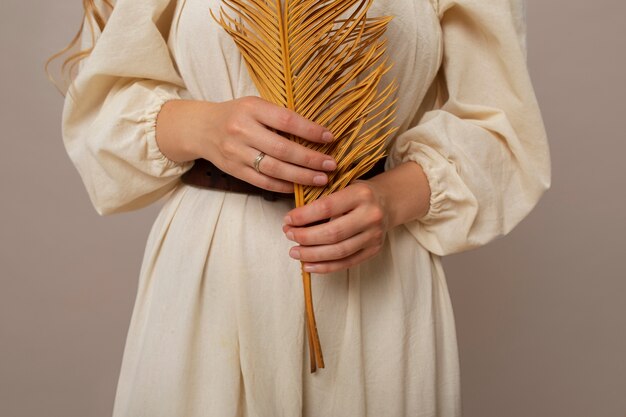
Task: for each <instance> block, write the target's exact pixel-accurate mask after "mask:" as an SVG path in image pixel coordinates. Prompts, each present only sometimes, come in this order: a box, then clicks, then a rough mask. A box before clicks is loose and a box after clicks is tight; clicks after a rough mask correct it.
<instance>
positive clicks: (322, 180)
mask: <svg viewBox="0 0 626 417" xmlns="http://www.w3.org/2000/svg"><path fill="white" fill-rule="evenodd" d="M326 181H327V180H326V175H316V176H314V177H313V183H315V184H317V185H324V184H326Z"/></svg>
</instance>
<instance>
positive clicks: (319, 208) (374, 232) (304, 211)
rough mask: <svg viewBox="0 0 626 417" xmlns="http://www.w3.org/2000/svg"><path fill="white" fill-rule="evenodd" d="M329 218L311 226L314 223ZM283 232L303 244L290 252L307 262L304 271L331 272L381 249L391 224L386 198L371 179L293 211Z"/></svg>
mask: <svg viewBox="0 0 626 417" xmlns="http://www.w3.org/2000/svg"><path fill="white" fill-rule="evenodd" d="M326 219H330V221H328V222H325V223H321V224H316V225H314V226H308V227H306V225H307V224H311V223H314V222H319V221H323V220H326ZM284 223H285V224H284V226H283V232H284V233H285V235H286V236H287V238H288V239H289V240H292V241H294V242H296V243H299V244H300V246H294V247H293V248H291V251H290V252H289V255H290V256H291V257H292V258H294V259H299V260H300V261H302V262H304V270H305V271H308V272H315V273H322V274H323V273H329V272H333V271H338V270H342V269H346V268H349V267H351V266H354V265H356V264H358V263H361V262H363V261H365V260H367V259H369V258H371V257H373V256H375V255H376V254H378V252H380V250H381V248H382V246H383V243H384V241H385V235H386V233H387V230H388V226H389V224H390V223H389V212H388V210H387V207H386V201H385V199H384V198H383V193H381V192H380V191H379V190H378V188H377V187H376V186H375V185H374V184H373V183H372V182H370V181H357V182H355V183H354V184H352V185H349V186H347V187H346V188H344V189H343V190H340V191H337V192H335V193H333V194H331V195H329V196H326V197H322V198H320V199H318V200H316V201H314V202H312V203H310V204H308V205H305V206H303V207H299V208H296V209H293V210H291V211H290V212H289V213H287V216H286V217H285V219H284Z"/></svg>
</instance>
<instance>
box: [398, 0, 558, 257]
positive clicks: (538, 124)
mask: <svg viewBox="0 0 626 417" xmlns="http://www.w3.org/2000/svg"><path fill="white" fill-rule="evenodd" d="M522 2H523V0H491V1H485V0H439V2H438V6H436V8H437V12H438V15H439V19H440V24H441V30H442V40H443V61H442V66H441V68H440V72H439V74H438V76H437V78H436V80H435V84H433V86H434V90H436V91H438V93H437V95H438V100H437V103H436V104H435V106H434V109H432V110H429V111H426V112H424V114H423V116H422V117H421V118H420V119H419V122H418V123H417V124H416V125H415V126H413V127H410V128H409V129H408V130H406V131H404V132H403V133H402V134H400V135H398V137H397V138H396V141H395V142H394V144H393V145H392V147H391V149H390V153H389V157H390V162H389V164H390V166H391V167H393V166H396V165H398V164H400V163H403V162H407V161H414V162H416V163H418V164H420V165H421V166H422V168H423V170H424V172H425V174H426V176H427V178H428V182H429V185H430V188H431V198H430V209H429V211H428V213H427V214H426V215H425V216H424V217H422V218H420V219H418V220H414V221H411V222H409V223H406V224H405V227H407V228H408V229H409V231H410V232H411V234H412V235H413V236H414V237H415V239H417V241H418V242H419V243H420V244H421V245H423V246H424V247H425V248H426V249H428V250H429V251H430V252H432V253H434V254H437V255H440V256H443V255H449V254H452V253H457V252H461V251H464V250H468V249H473V248H476V247H479V246H481V245H484V244H486V243H488V242H490V241H492V240H494V239H495V238H498V237H501V236H503V235H505V234H507V233H508V232H509V231H511V230H512V229H513V228H514V227H515V226H516V225H517V224H518V223H519V222H520V221H521V220H522V219H523V218H524V217H525V216H526V215H528V213H529V212H530V211H531V210H532V209H533V207H534V206H535V205H536V204H537V202H538V201H539V199H540V197H541V196H542V194H543V193H544V192H545V191H546V190H548V189H549V188H550V181H551V172H550V171H551V168H550V155H549V147H548V142H547V138H546V132H545V128H544V125H543V121H542V117H541V113H540V109H539V106H538V104H537V101H536V97H535V93H534V90H533V87H532V84H531V80H530V76H529V73H528V69H527V65H526V46H525V22H524V20H523V11H524V9H523V3H522Z"/></svg>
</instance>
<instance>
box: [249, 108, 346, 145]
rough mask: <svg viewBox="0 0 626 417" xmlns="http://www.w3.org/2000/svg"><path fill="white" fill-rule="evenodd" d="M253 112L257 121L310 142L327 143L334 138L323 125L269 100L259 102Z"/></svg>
mask: <svg viewBox="0 0 626 417" xmlns="http://www.w3.org/2000/svg"><path fill="white" fill-rule="evenodd" d="M253 114H254V116H255V117H256V119H257V120H258V121H260V122H261V123H263V124H264V125H266V126H269V127H272V128H274V129H278V130H280V131H283V132H286V133H291V134H293V135H296V136H298V137H300V138H302V139H306V140H308V141H311V142H316V143H329V142H332V141H333V139H334V138H333V135H332V133H331V132H330V131H329V130H328V129H327V128H325V127H324V126H322V125H320V124H318V123H315V122H313V121H311V120H309V119H307V118H306V117H303V116H301V115H299V114H298V113H297V112H295V111H293V110H290V109H287V108H284V107H281V106H278V105H276V104H273V103H271V102H269V101H265V103H260V105H259V106H257V107H256V108H255V111H254V113H253Z"/></svg>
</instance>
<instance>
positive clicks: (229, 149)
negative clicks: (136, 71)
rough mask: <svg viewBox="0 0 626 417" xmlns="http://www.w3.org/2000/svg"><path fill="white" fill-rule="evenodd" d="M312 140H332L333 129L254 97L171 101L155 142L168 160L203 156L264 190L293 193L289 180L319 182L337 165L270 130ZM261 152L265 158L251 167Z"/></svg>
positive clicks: (165, 107)
mask: <svg viewBox="0 0 626 417" xmlns="http://www.w3.org/2000/svg"><path fill="white" fill-rule="evenodd" d="M271 129H276V130H278V131H282V132H285V133H291V134H294V135H296V136H298V137H300V138H303V139H305V140H308V141H311V142H317V143H326V142H330V141H332V140H333V137H332V133H331V132H330V131H328V130H327V129H326V128H324V127H323V126H320V125H319V124H316V123H314V122H312V121H310V120H308V119H306V118H304V117H302V116H300V115H299V114H297V113H296V112H294V111H292V110H289V109H286V108H283V107H281V106H278V105H275V104H273V103H270V102H269V101H267V100H264V99H262V98H260V97H256V96H247V97H241V98H238V99H234V100H229V101H224V102H220V103H214V102H208V101H199V100H170V101H168V102H166V103H165V104H164V105H163V106H162V108H161V111H160V112H159V115H158V117H157V127H156V130H157V133H156V136H157V143H158V145H159V148H160V150H161V152H162V153H163V154H164V155H165V156H167V157H168V158H170V159H171V160H173V161H190V160H193V159H196V158H204V159H207V160H209V161H211V162H213V164H215V165H216V166H217V167H218V168H220V169H221V170H222V171H224V172H227V173H229V174H231V175H233V176H235V177H237V178H240V179H242V180H244V181H247V182H249V183H251V184H254V185H256V186H257V187H261V188H264V189H266V190H271V191H278V192H284V193H289V192H293V183H299V184H303V185H324V184H326V182H327V181H328V176H327V175H326V173H325V171H332V170H333V169H335V168H336V167H337V164H336V162H335V160H334V159H333V158H332V157H330V156H328V155H325V154H323V153H321V152H317V151H314V150H312V149H309V148H307V147H306V146H303V145H300V144H297V143H295V142H294V141H291V140H289V139H287V138H285V137H284V136H281V135H280V134H278V133H276V132H274V131H272V130H271ZM260 152H264V153H265V155H266V156H265V157H264V158H263V159H262V161H261V163H260V164H259V171H260V173H259V172H257V171H256V170H255V169H254V166H253V165H254V160H255V158H256V157H257V155H259V153H260Z"/></svg>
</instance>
